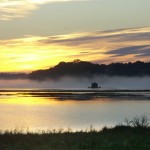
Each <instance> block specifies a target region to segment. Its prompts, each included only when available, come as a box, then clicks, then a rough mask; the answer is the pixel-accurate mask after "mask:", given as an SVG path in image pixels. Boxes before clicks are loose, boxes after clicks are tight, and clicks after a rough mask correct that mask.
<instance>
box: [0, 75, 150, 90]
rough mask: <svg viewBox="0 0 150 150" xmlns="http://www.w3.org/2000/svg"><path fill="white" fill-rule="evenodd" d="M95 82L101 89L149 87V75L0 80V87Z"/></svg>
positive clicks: (60, 86)
mask: <svg viewBox="0 0 150 150" xmlns="http://www.w3.org/2000/svg"><path fill="white" fill-rule="evenodd" d="M92 82H97V83H98V84H99V86H101V87H102V89H150V77H148V76H145V77H119V76H114V77H109V76H95V77H93V78H72V77H64V78H61V79H60V80H46V81H35V80H28V79H17V80H16V79H15V80H2V79H1V80H0V88H1V89H87V88H88V87H89V86H90V85H91V83H92Z"/></svg>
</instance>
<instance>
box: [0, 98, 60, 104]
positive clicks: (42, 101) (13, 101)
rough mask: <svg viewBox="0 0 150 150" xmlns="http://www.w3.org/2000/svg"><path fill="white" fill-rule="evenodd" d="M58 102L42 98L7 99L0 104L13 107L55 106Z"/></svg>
mask: <svg viewBox="0 0 150 150" xmlns="http://www.w3.org/2000/svg"><path fill="white" fill-rule="evenodd" d="M58 103H59V101H57V100H55V99H49V98H42V97H9V98H8V99H7V98H5V99H4V100H2V98H1V100H0V104H15V105H56V104H58Z"/></svg>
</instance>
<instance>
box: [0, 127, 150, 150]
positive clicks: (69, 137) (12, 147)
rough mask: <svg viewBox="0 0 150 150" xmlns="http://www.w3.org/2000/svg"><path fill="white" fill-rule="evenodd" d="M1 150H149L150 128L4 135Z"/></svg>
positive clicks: (7, 133) (1, 138)
mask: <svg viewBox="0 0 150 150" xmlns="http://www.w3.org/2000/svg"><path fill="white" fill-rule="evenodd" d="M0 149H1V150H107V149H108V150H117V149H118V150H127V149H128V150H129V149H132V150H134V149H135V150H148V149H150V128H149V127H147V128H143V127H131V126H123V125H122V126H116V127H114V128H111V129H108V128H106V127H105V128H103V130H102V131H96V130H93V129H91V130H90V131H88V132H87V131H77V132H74V133H73V132H70V131H66V132H62V133H61V132H45V133H42V134H40V133H27V134H23V133H19V132H15V133H14V132H5V133H1V134H0Z"/></svg>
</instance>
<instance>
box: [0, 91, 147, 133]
mask: <svg viewBox="0 0 150 150" xmlns="http://www.w3.org/2000/svg"><path fill="white" fill-rule="evenodd" d="M42 93H43V94H42ZM93 93H94V94H93ZM38 94H39V93H38V92H37V91H34V92H31V91H5V92H4V91H1V92H0V122H1V124H0V129H2V130H5V129H13V128H16V127H22V126H23V127H26V128H27V127H29V128H30V130H34V131H35V130H37V129H48V128H68V127H71V128H72V129H81V128H82V129H85V128H87V127H90V125H93V126H94V127H95V128H101V127H103V126H104V125H107V126H113V125H115V124H117V123H118V122H120V121H123V120H124V119H125V118H126V117H129V118H130V117H134V116H136V115H141V114H143V113H147V114H150V109H149V105H150V101H149V100H147V97H141V98H140V99H141V100H142V101H141V100H139V99H138V100H137V97H134V96H133V97H130V98H129V96H123V97H116V96H114V97H111V96H104V95H103V96H102V95H98V94H97V95H96V94H95V91H94V92H92V93H91V92H88V91H87V93H86V92H81V91H80V92H79V91H78V92H76V93H74V92H73V91H71V92H68V91H66V92H62V91H61V92H60V91H59V92H58V91H41V93H40V95H41V96H38ZM132 94H133V93H132ZM80 96H81V97H82V96H83V97H84V99H80ZM88 97H89V99H88ZM76 99H77V100H78V101H77V100H76Z"/></svg>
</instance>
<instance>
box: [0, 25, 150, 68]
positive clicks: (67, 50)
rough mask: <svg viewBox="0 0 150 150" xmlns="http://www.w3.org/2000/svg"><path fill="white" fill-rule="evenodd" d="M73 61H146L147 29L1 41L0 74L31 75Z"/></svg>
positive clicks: (149, 50) (149, 49) (148, 47)
mask: <svg viewBox="0 0 150 150" xmlns="http://www.w3.org/2000/svg"><path fill="white" fill-rule="evenodd" d="M74 59H81V60H85V61H92V62H96V63H107V64H108V63H111V62H129V61H131V62H134V61H138V60H140V61H149V60H150V27H145V28H136V29H122V30H114V31H96V32H87V33H84V32H83V33H74V34H67V35H56V36H31V35H30V36H26V37H24V38H18V39H12V40H0V61H1V66H2V67H1V70H5V71H7V70H9V71H10V70H11V69H13V70H14V69H16V70H17V71H18V70H20V69H24V70H25V69H26V70H28V71H29V70H30V71H31V70H37V69H41V68H45V67H46V68H49V67H52V66H54V65H56V64H57V63H59V62H60V61H72V60H74ZM6 66H7V67H6ZM48 66H49V67H48Z"/></svg>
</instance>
